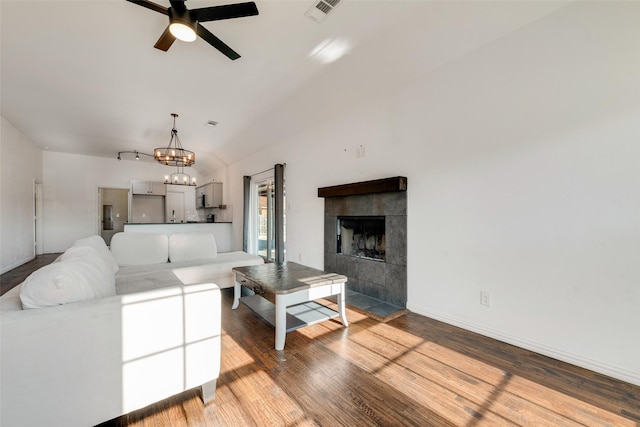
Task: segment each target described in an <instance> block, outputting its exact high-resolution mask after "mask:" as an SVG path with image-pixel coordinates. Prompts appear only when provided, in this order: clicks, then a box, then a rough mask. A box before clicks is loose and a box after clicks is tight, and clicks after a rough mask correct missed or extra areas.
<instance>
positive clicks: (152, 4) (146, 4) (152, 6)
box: [127, 0, 169, 15]
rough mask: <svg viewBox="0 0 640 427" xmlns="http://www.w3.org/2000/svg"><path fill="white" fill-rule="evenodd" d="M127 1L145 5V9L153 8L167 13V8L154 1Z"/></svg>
mask: <svg viewBox="0 0 640 427" xmlns="http://www.w3.org/2000/svg"><path fill="white" fill-rule="evenodd" d="M127 1H128V2H131V3H135V4H137V5H138V6H142V7H146V8H147V9H151V10H155V11H156V12H160V13H162V14H164V15H169V8H168V7H164V6H160V5H159V4H156V3H154V2H151V1H149V0H127Z"/></svg>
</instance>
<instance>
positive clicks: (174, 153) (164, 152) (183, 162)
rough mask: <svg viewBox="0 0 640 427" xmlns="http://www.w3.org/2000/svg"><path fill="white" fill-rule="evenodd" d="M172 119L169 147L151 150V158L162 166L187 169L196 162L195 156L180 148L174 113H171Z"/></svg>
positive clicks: (191, 152)
mask: <svg viewBox="0 0 640 427" xmlns="http://www.w3.org/2000/svg"><path fill="white" fill-rule="evenodd" d="M171 116H172V117H173V129H171V139H170V140H169V145H168V146H166V147H160V148H156V149H154V150H153V157H154V158H155V159H156V160H157V161H158V162H159V163H162V164H163V165H167V166H177V167H179V168H180V167H187V166H191V165H193V164H194V163H195V162H196V154H195V153H194V152H193V151H189V150H185V149H184V148H182V144H181V143H180V138H178V130H177V129H176V117H178V115H177V114H176V113H171Z"/></svg>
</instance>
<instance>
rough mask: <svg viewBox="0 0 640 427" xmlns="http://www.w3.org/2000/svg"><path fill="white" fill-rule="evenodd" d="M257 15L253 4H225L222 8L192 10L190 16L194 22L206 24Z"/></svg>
mask: <svg viewBox="0 0 640 427" xmlns="http://www.w3.org/2000/svg"><path fill="white" fill-rule="evenodd" d="M257 14H258V8H257V7H256V4H255V3H254V2H252V1H251V2H247V3H237V4H225V5H222V6H211V7H203V8H200V9H192V10H191V16H193V17H194V19H195V20H196V21H199V22H208V21H219V20H221V19H231V18H242V17H243V16H253V15H257Z"/></svg>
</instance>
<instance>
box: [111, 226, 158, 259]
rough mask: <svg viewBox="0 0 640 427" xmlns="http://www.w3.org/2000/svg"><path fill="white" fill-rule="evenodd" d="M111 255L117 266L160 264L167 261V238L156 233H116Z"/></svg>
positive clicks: (112, 241) (112, 240) (113, 238)
mask: <svg viewBox="0 0 640 427" xmlns="http://www.w3.org/2000/svg"><path fill="white" fill-rule="evenodd" d="M111 253H112V254H113V256H114V257H115V259H116V261H117V262H118V265H119V266H121V267H122V266H127V265H149V264H161V263H165V262H167V260H168V259H169V238H168V237H167V236H166V235H165V234H156V233H135V232H126V233H125V232H121V233H116V234H114V235H113V237H112V238H111Z"/></svg>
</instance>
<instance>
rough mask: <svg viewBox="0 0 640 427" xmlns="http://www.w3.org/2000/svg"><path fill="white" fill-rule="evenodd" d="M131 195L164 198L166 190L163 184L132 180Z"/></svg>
mask: <svg viewBox="0 0 640 427" xmlns="http://www.w3.org/2000/svg"><path fill="white" fill-rule="evenodd" d="M131 193H132V194H146V195H148V196H164V195H165V194H166V193H167V190H166V188H165V185H164V183H163V182H153V181H141V180H132V181H131Z"/></svg>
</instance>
